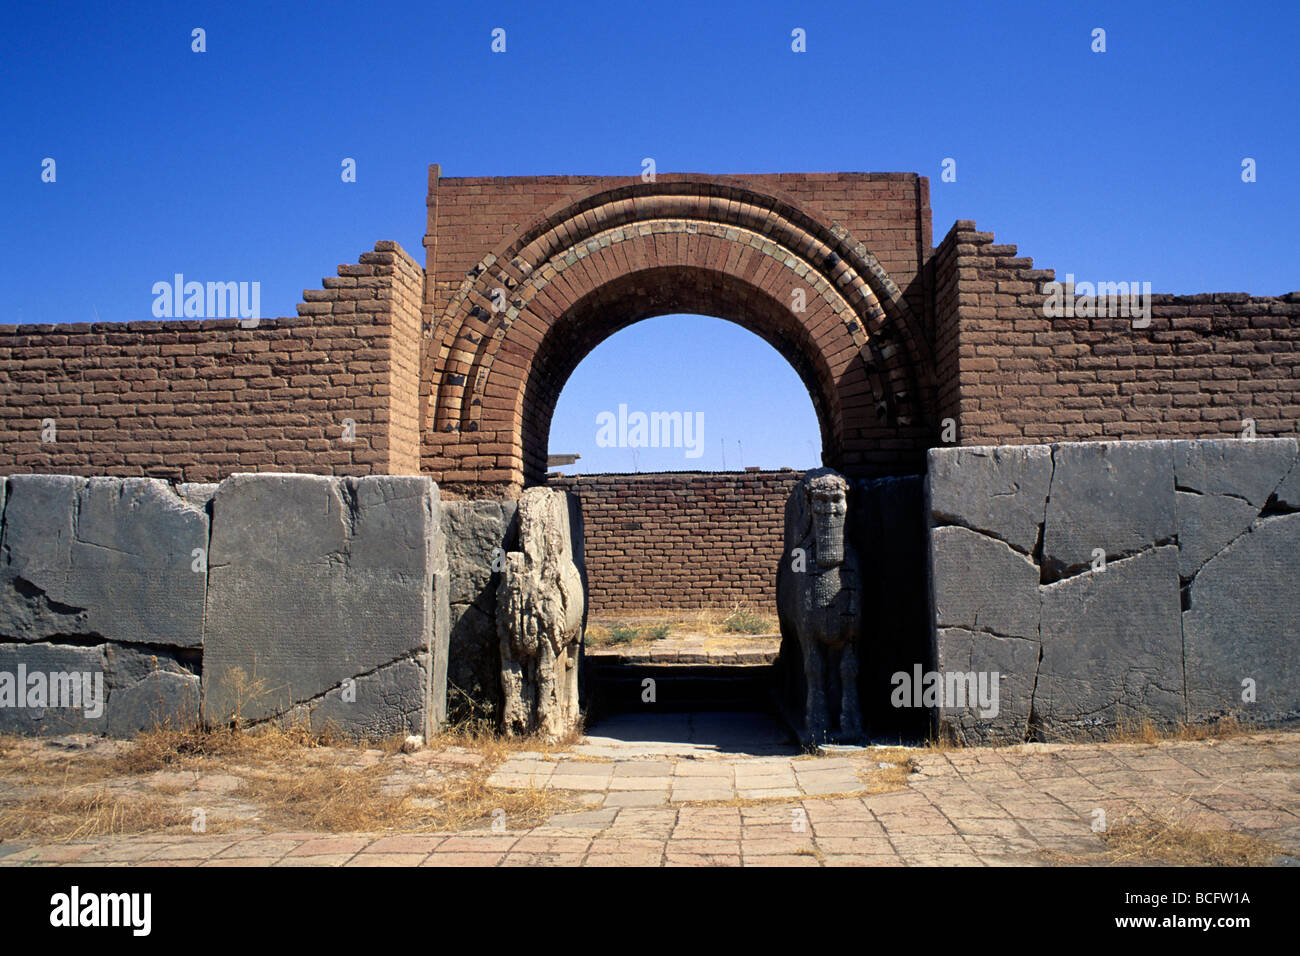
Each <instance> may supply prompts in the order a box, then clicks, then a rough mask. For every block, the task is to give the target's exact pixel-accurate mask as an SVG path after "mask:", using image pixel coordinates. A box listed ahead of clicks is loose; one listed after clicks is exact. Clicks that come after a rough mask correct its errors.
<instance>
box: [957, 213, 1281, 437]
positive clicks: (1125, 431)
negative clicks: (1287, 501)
mask: <svg viewBox="0 0 1300 956" xmlns="http://www.w3.org/2000/svg"><path fill="white" fill-rule="evenodd" d="M933 262H934V269H935V273H936V281H935V287H936V313H937V316H936V318H937V328H938V333H939V341H938V343H937V345H936V362H937V365H938V373H939V375H938V377H939V382H940V385H939V391H938V394H939V407H940V411H941V415H940V417H941V418H942V417H947V416H952V417H953V418H955V419H956V421H957V425H958V436H957V438H958V442H959V443H960V444H962V445H995V444H1024V443H1036V442H1043V441H1096V440H1101V439H1107V440H1112V439H1123V440H1129V439H1150V438H1215V437H1224V438H1226V437H1241V436H1242V434H1243V428H1244V425H1243V422H1244V421H1245V420H1246V419H1251V420H1253V421H1254V423H1255V434H1256V435H1258V436H1259V437H1265V436H1277V437H1280V436H1291V435H1295V434H1296V431H1297V425H1298V424H1300V293H1296V292H1292V293H1289V294H1287V295H1284V296H1277V297H1264V296H1249V295H1246V294H1244V293H1212V294H1205V295H1182V296H1175V295H1153V296H1152V297H1151V316H1150V325H1149V326H1148V327H1145V328H1135V327H1134V320H1133V319H1132V318H1131V317H1123V316H1120V317H1114V318H1111V317H1101V318H1098V317H1090V318H1077V317H1071V318H1048V317H1047V316H1046V315H1045V312H1044V308H1043V306H1044V302H1045V299H1046V296H1045V295H1044V293H1043V291H1042V289H1043V284H1044V283H1045V282H1050V281H1052V280H1053V279H1055V278H1056V276H1055V274H1054V272H1053V270H1050V269H1035V268H1034V264H1033V260H1031V259H1027V258H1023V257H1020V256H1018V255H1017V253H1016V247H1015V246H1010V245H999V244H996V243H994V241H993V235H992V233H986V232H979V231H977V230H976V228H975V224H974V223H973V222H969V221H965V220H962V221H959V222H958V223H957V224H956V225H955V226H953V228H952V231H951V232H949V234H948V236H947V238H945V239H944V241H943V242H942V243H941V244H940V246H939V248H938V249H937V250H936V252H935V256H934V259H933ZM1116 278H1117V279H1118V278H1122V277H1116ZM1139 321H1140V320H1139Z"/></svg>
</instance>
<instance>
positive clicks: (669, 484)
mask: <svg viewBox="0 0 1300 956" xmlns="http://www.w3.org/2000/svg"><path fill="white" fill-rule="evenodd" d="M802 474H803V473H802V472H799V471H793V470H782V471H755V472H726V473H723V472H716V473H705V472H670V473H663V474H638V475H615V474H610V475H572V476H566V477H563V478H552V479H551V481H550V482H549V484H550V485H552V486H553V487H556V488H562V489H564V490H565V491H569V492H572V493H573V494H575V495H577V496H578V498H579V500H580V501H581V505H582V514H583V521H584V525H585V535H584V541H585V545H586V561H587V586H588V597H589V610H590V613H593V614H602V613H611V612H615V613H617V612H637V611H645V610H648V609H653V608H701V607H716V608H730V607H731V606H732V605H733V604H735V603H737V602H740V603H743V604H746V605H748V606H749V607H751V608H753V609H755V610H762V611H770V612H772V613H775V609H776V562H777V561H778V560H779V558H780V554H781V548H782V542H783V538H784V534H785V527H784V522H785V501H786V498H788V497H789V495H790V489H791V488H792V487H794V484H795V482H796V481H798V480H799V478H800V477H802Z"/></svg>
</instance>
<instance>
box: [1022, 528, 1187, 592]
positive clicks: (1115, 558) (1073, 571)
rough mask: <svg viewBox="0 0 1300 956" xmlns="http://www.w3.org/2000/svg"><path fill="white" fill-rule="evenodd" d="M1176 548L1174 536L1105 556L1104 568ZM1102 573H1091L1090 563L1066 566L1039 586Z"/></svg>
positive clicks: (1047, 585) (1176, 541)
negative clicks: (1160, 550)
mask: <svg viewBox="0 0 1300 956" xmlns="http://www.w3.org/2000/svg"><path fill="white" fill-rule="evenodd" d="M1176 547H1178V536H1177V535H1174V536H1173V537H1169V538H1160V539H1158V540H1157V541H1155V542H1154V543H1152V544H1148V545H1143V546H1142V547H1140V548H1138V549H1137V550H1136V551H1121V552H1119V553H1118V554H1113V555H1112V554H1108V555H1106V567H1107V568H1108V569H1109V567H1110V566H1111V565H1112V564H1120V563H1121V562H1123V561H1131V560H1132V559H1133V558H1138V557H1141V556H1142V555H1144V554H1146V553H1148V552H1150V551H1154V550H1156V549H1157V548H1176ZM1104 573H1105V572H1104V571H1093V570H1092V562H1091V561H1085V562H1084V563H1082V564H1071V565H1068V566H1066V567H1065V568H1064V570H1063V571H1062V573H1061V574H1059V575H1058V576H1057V577H1055V578H1053V579H1052V580H1051V581H1047V582H1044V583H1043V584H1042V585H1041V586H1042V587H1051V586H1052V585H1054V584H1060V583H1062V582H1064V581H1071V580H1073V579H1075V578H1079V577H1083V576H1084V575H1085V574H1104Z"/></svg>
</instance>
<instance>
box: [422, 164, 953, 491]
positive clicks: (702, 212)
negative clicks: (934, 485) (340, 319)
mask: <svg viewBox="0 0 1300 956" xmlns="http://www.w3.org/2000/svg"><path fill="white" fill-rule="evenodd" d="M796 290H802V301H801V302H800V301H799V299H798V298H797V297H796ZM799 304H802V306H803V309H802V311H800V310H798V308H796V306H797V305H799ZM670 312H691V313H700V314H705V315H712V316H717V317H719V318H724V319H727V320H730V321H733V322H736V323H737V324H739V325H741V326H743V327H745V328H747V329H749V330H750V331H752V332H754V333H756V334H758V335H759V336H761V337H762V338H764V339H765V340H766V341H768V342H769V343H770V344H772V345H773V346H774V347H775V348H776V349H777V350H778V351H779V352H781V354H782V355H783V356H785V358H786V359H787V360H788V361H789V362H790V364H791V365H792V366H793V367H794V369H795V370H796V372H798V374H799V375H800V377H801V378H802V379H803V381H804V383H805V385H806V386H807V388H808V390H809V394H810V395H811V396H812V399H813V404H814V407H815V408H816V410H817V414H818V418H819V421H820V423H821V429H822V446H823V459H824V461H825V462H826V463H827V464H829V465H831V466H832V467H836V468H839V469H841V470H843V471H845V472H846V473H849V474H870V473H873V472H874V470H875V469H873V461H874V460H876V459H878V458H879V457H881V450H882V449H888V450H889V454H890V455H892V456H893V457H894V458H897V450H898V449H899V448H900V447H904V446H910V445H915V446H916V447H921V448H923V447H924V446H925V444H927V443H928V439H929V437H930V434H931V432H932V430H933V428H934V421H933V418H934V416H933V409H934V399H933V396H934V381H933V363H932V360H931V357H930V347H929V343H928V341H927V338H926V335H925V329H924V326H923V325H922V324H921V322H920V321H919V320H918V319H917V317H916V315H915V314H914V312H913V311H912V309H911V307H910V306H909V304H908V302H907V300H906V299H905V298H904V297H903V295H902V293H901V292H900V290H899V288H898V287H897V286H896V285H895V283H894V282H893V280H892V279H891V278H890V277H889V275H888V274H887V273H886V272H885V270H884V269H883V268H882V267H881V265H880V263H879V261H878V260H877V259H876V257H875V256H874V255H872V253H871V252H870V251H869V250H868V249H867V248H866V246H865V245H864V244H863V243H861V242H859V241H857V240H856V239H855V237H854V236H853V235H851V234H850V233H849V231H848V230H846V229H845V228H843V227H842V226H840V225H839V224H837V223H833V222H826V221H823V220H822V219H821V218H818V217H817V216H814V215H812V214H811V213H809V212H808V211H806V210H804V209H802V208H800V206H799V205H797V204H795V203H794V202H793V201H792V200H790V199H788V198H783V197H781V196H780V195H778V194H777V193H776V191H774V190H770V189H768V190H763V191H760V190H758V189H755V188H751V187H748V186H745V185H740V184H737V183H734V182H722V181H713V180H709V179H707V178H704V177H692V176H679V177H667V178H663V179H660V180H659V181H658V182H653V183H643V182H632V183H625V184H622V185H618V186H614V187H612V188H611V187H610V186H608V185H605V184H601V185H598V186H596V187H593V188H591V189H590V190H589V191H588V193H587V194H586V195H584V196H579V197H578V198H569V199H566V200H563V201H560V202H558V203H556V204H555V205H554V206H553V207H552V208H551V209H548V210H547V211H546V212H545V214H543V215H542V216H541V217H539V218H538V219H537V220H536V221H534V222H533V223H532V224H531V225H529V226H526V227H524V228H522V229H520V230H518V231H517V232H516V233H515V234H514V235H513V236H511V237H510V238H509V239H507V240H506V241H505V242H504V243H503V244H502V245H500V246H499V247H498V249H497V250H496V251H495V252H493V253H491V254H489V255H487V256H485V257H484V258H483V259H481V260H480V261H479V262H478V264H477V265H475V266H474V267H473V268H472V269H471V270H470V271H469V272H468V273H467V275H466V276H465V279H464V281H463V282H461V284H460V287H459V288H458V289H457V290H456V291H455V293H454V294H453V295H451V297H450V300H449V302H448V303H447V305H446V307H445V308H443V309H442V310H441V313H440V314H439V315H438V316H437V317H436V320H435V321H433V323H432V327H431V328H430V330H429V331H430V334H429V341H428V352H427V354H426V363H427V367H428V368H429V374H428V375H427V380H428V381H429V382H430V388H429V393H428V404H427V407H426V408H425V410H424V423H423V424H424V433H425V436H426V449H427V451H428V452H430V453H431V454H432V458H433V461H432V465H433V470H435V471H440V472H443V473H444V475H445V479H444V483H445V484H446V485H448V486H450V487H451V488H452V489H453V490H464V491H471V492H475V491H484V490H487V489H500V488H502V487H508V488H510V489H512V490H513V489H518V488H519V487H521V486H523V485H525V484H532V483H537V482H539V481H542V480H544V477H545V462H546V441H547V437H548V434H549V430H550V420H551V414H552V412H553V411H554V408H555V402H556V400H557V399H558V396H559V393H560V390H561V388H562V387H563V385H564V382H565V381H566V380H567V379H568V376H569V375H570V374H571V373H572V371H573V369H574V368H575V367H576V366H577V364H578V363H579V362H580V361H581V360H582V358H583V357H585V356H586V355H587V354H588V353H589V352H590V351H591V350H592V349H593V348H595V346H596V345H598V344H599V343H600V342H601V341H603V340H604V339H605V338H607V337H609V336H610V335H612V334H613V333H614V332H616V331H618V330H619V329H621V328H624V327H626V326H628V325H630V324H632V323H634V322H637V321H640V320H641V319H645V318H649V317H652V316H655V315H663V314H666V313H670Z"/></svg>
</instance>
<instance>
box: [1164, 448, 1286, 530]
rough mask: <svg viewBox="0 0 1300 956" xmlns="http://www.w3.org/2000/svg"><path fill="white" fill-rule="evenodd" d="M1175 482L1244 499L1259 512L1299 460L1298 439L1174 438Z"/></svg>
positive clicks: (1182, 486) (1204, 492)
mask: <svg viewBox="0 0 1300 956" xmlns="http://www.w3.org/2000/svg"><path fill="white" fill-rule="evenodd" d="M1169 444H1170V446H1171V447H1172V449H1173V459H1174V483H1175V485H1176V486H1177V488H1178V489H1179V490H1180V491H1184V492H1195V493H1197V494H1201V495H1224V496H1231V497H1234V498H1238V499H1241V500H1243V501H1244V502H1245V503H1247V504H1249V505H1250V506H1251V507H1253V508H1254V509H1255V511H1256V512H1257V513H1258V512H1259V511H1260V510H1261V509H1263V507H1264V505H1265V503H1266V502H1267V501H1268V498H1269V495H1271V494H1272V493H1273V491H1274V490H1275V489H1276V488H1277V486H1278V485H1279V484H1280V483H1281V481H1282V479H1283V478H1284V477H1286V475H1287V474H1288V472H1290V471H1291V468H1292V465H1293V464H1294V463H1295V460H1296V440H1295V439H1294V438H1257V439H1251V440H1243V439H1240V438H1215V439H1202V440H1198V441H1174V442H1170V443H1169Z"/></svg>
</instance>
